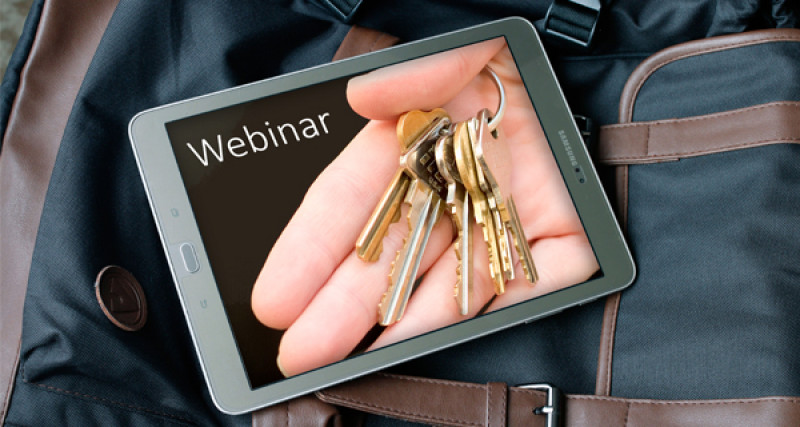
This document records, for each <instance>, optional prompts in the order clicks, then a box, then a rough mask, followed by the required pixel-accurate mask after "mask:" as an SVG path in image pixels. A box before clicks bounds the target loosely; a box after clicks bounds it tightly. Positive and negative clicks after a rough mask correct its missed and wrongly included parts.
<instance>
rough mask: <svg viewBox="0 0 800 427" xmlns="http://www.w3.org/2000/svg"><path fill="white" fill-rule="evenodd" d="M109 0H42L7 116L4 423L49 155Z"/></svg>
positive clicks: (0, 244)
mask: <svg viewBox="0 0 800 427" xmlns="http://www.w3.org/2000/svg"><path fill="white" fill-rule="evenodd" d="M117 3H118V1H117V0H103V1H93V2H88V3H87V2H83V1H76V0H62V1H47V2H45V4H44V8H43V10H42V15H41V20H40V22H39V27H38V30H37V34H36V35H35V38H34V41H33V45H32V46H31V51H30V54H29V56H28V61H27V63H26V64H25V66H24V67H23V68H22V70H21V72H20V85H19V88H18V90H17V94H16V98H15V100H14V104H13V106H12V108H11V112H10V114H9V121H8V127H7V130H6V134H5V137H4V138H5V139H4V141H3V152H2V156H0V218H2V223H1V224H2V225H0V322H2V323H0V325H1V326H0V387H2V392H3V406H2V412H0V421H2V420H4V419H5V415H6V413H7V410H8V405H9V402H10V397H11V392H12V389H13V385H14V376H15V372H16V369H17V364H18V361H19V345H20V338H21V334H22V308H23V303H24V301H25V292H26V289H27V284H28V273H29V270H30V267H31V259H32V257H33V248H34V244H35V241H36V232H37V230H38V228H39V218H40V217H41V213H42V209H43V206H44V198H45V193H46V191H47V186H48V183H49V181H50V174H51V173H52V171H53V165H54V163H55V158H56V152H57V151H58V147H59V145H60V143H61V137H62V135H63V133H64V128H65V127H66V124H67V118H68V117H69V114H70V111H71V109H72V104H73V103H74V102H75V98H76V97H77V94H78V89H79V88H80V85H81V82H82V81H83V78H84V76H85V75H86V71H87V69H88V68H89V63H90V62H91V60H92V57H93V55H94V52H95V50H96V49H97V46H98V44H99V43H100V38H101V37H102V35H103V32H104V31H105V28H106V26H107V25H108V21H109V20H110V19H111V15H112V13H113V11H114V8H116V5H117Z"/></svg>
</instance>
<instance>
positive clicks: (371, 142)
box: [252, 39, 598, 375]
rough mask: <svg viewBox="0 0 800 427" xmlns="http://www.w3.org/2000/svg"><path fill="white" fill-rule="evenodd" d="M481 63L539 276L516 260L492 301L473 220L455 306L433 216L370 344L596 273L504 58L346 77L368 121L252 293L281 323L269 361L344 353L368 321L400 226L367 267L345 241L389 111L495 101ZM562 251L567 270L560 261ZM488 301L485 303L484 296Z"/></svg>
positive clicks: (365, 194)
mask: <svg viewBox="0 0 800 427" xmlns="http://www.w3.org/2000/svg"><path fill="white" fill-rule="evenodd" d="M487 64H488V65H489V66H490V67H491V68H492V69H493V70H494V71H495V72H496V73H497V74H498V76H499V77H500V79H501V80H502V82H503V84H504V85H505V86H506V94H507V98H508V101H507V102H508V106H507V110H506V114H505V116H504V118H503V119H502V123H501V124H500V126H501V128H502V131H503V132H504V134H505V139H506V140H507V142H508V144H509V149H510V150H511V153H512V193H513V195H514V199H515V202H516V204H517V210H518V211H519V215H520V220H521V222H522V224H523V228H524V230H525V234H526V236H527V238H528V241H529V242H530V243H531V252H532V254H533V257H534V260H535V262H536V267H537V270H538V273H539V276H540V279H539V281H538V282H537V284H536V285H535V286H530V285H529V284H528V283H527V282H526V280H525V277H524V274H523V273H522V269H521V266H520V265H519V264H517V265H516V266H515V267H516V277H517V278H516V279H515V280H513V281H511V282H509V283H508V285H507V286H506V292H505V293H504V294H503V295H501V296H498V297H496V298H495V295H494V287H493V285H492V282H491V279H490V276H489V266H488V259H487V255H486V254H487V252H486V245H485V243H484V242H483V239H482V237H481V234H480V229H479V227H473V232H474V237H473V239H474V242H475V252H474V264H473V267H474V272H475V273H474V280H475V282H474V292H473V295H472V298H471V300H470V310H469V315H468V316H462V315H460V314H459V313H458V308H457V304H456V301H455V299H454V298H453V286H454V283H455V280H456V266H457V263H458V261H457V258H456V255H455V252H454V251H453V250H452V241H453V231H452V226H451V223H450V221H449V219H447V218H444V219H443V220H440V221H439V223H438V224H437V225H436V227H435V228H434V230H433V232H432V234H431V237H430V239H429V242H428V246H427V248H426V251H425V254H424V256H423V259H422V263H421V266H420V272H421V274H424V275H425V276H424V278H423V280H422V281H421V283H420V285H419V286H418V288H417V289H416V290H415V292H414V294H413V295H412V297H411V300H410V301H409V303H408V306H407V308H406V311H405V314H404V316H403V319H402V320H401V321H399V322H398V323H395V324H394V325H392V326H389V327H387V328H385V330H384V331H383V332H382V333H381V335H380V337H379V338H378V339H377V340H376V341H375V342H374V343H373V344H372V347H373V348H374V347H378V346H383V345H386V344H390V343H393V342H397V341H399V340H402V339H405V338H408V337H411V336H414V335H418V334H420V333H423V332H427V331H430V330H433V329H436V328H438V327H442V326H445V325H449V324H452V323H455V322H458V321H461V320H464V319H466V318H468V317H471V316H474V315H475V314H477V313H478V312H479V311H480V310H481V308H482V307H484V306H486V304H487V303H490V302H491V303H490V304H489V310H494V309H497V308H501V307H504V306H508V305H511V304H514V303H517V302H520V301H523V300H526V299H530V298H532V297H534V296H537V295H542V294H545V293H548V292H552V291H554V290H557V289H560V288H563V287H566V286H569V285H572V284H575V283H579V282H581V281H583V280H585V279H586V278H588V277H589V276H591V275H592V274H593V273H594V272H595V271H596V270H597V268H598V267H597V263H596V260H595V258H594V256H593V253H592V249H591V247H590V246H589V243H588V240H587V238H586V236H585V234H584V231H583V228H582V227H581V223H580V220H579V218H578V216H577V214H576V212H575V209H574V207H573V205H572V201H571V200H570V198H569V195H568V193H567V190H566V187H565V186H564V183H563V181H562V178H561V174H560V172H559V170H558V168H557V166H556V164H555V161H554V160H553V158H552V153H551V152H550V148H549V146H548V144H547V141H546V140H545V138H544V135H543V133H542V130H541V127H540V126H539V123H538V120H537V117H536V113H535V111H534V110H533V107H532V105H531V103H530V100H529V98H528V95H527V93H526V89H525V87H524V85H523V83H522V81H521V79H520V77H519V74H518V72H517V69H516V66H515V64H514V61H513V58H512V56H511V53H510V52H509V50H508V48H507V47H506V46H505V43H504V42H503V41H502V40H501V39H496V40H490V41H487V42H483V43H480V44H476V45H471V46H467V47H463V48H460V49H456V50H453V51H449V52H444V53H441V54H437V55H433V56H430V57H425V58H421V59H418V60H415V61H410V62H406V63H403V64H399V65H395V66H391V67H386V68H383V69H379V70H376V71H373V72H371V73H369V74H366V75H363V76H359V77H356V78H353V79H352V80H351V82H350V84H349V86H348V100H349V101H350V104H351V106H352V107H353V109H354V110H355V111H356V112H357V113H359V114H361V115H363V116H364V117H366V118H369V119H371V121H370V122H369V123H368V124H367V126H365V127H364V129H363V130H362V131H361V132H360V133H359V134H358V135H357V136H356V137H355V138H354V139H353V141H352V142H351V143H350V144H349V145H348V147H347V148H346V149H345V150H344V151H343V152H342V153H341V154H340V155H339V157H337V159H336V160H334V162H333V163H331V165H330V166H329V167H328V168H326V170H325V171H323V173H322V174H321V175H320V176H319V177H318V178H317V180H316V181H315V183H314V184H313V185H312V187H311V188H310V189H309V190H308V193H307V194H306V197H305V199H304V200H303V203H302V204H301V206H300V207H299V208H298V210H297V212H296V213H295V215H294V217H293V218H292V220H291V221H290V223H289V224H288V225H287V227H286V229H285V230H284V231H283V233H282V234H281V236H280V238H279V239H278V241H277V242H276V244H275V246H274V247H273V249H272V251H271V253H270V255H269V257H268V258H267V261H266V262H265V264H264V267H263V269H262V271H261V274H260V275H259V278H258V279H257V281H256V284H255V286H254V288H253V296H252V305H253V310H254V312H255V314H256V316H257V317H258V319H259V320H260V321H261V322H263V323H264V324H266V325H267V326H270V327H272V328H278V329H286V332H285V334H284V335H283V338H282V340H281V344H280V349H279V357H278V359H279V365H280V366H281V369H282V370H283V372H284V373H285V374H287V375H294V374H297V373H300V372H304V371H306V370H309V369H313V368H316V367H319V366H322V365H325V364H328V363H331V362H334V361H337V360H341V359H343V358H345V357H347V355H348V354H350V353H351V352H352V351H353V349H354V348H355V347H356V346H357V345H358V344H359V343H360V342H361V341H362V340H363V339H364V336H365V335H366V334H367V333H368V332H369V331H370V330H371V329H372V328H373V327H374V326H375V324H376V322H377V306H378V303H379V301H380V299H381V297H382V295H383V293H384V292H385V291H386V289H387V287H388V278H387V277H388V274H389V271H390V268H391V263H392V262H393V261H394V258H395V255H396V253H397V251H398V250H399V249H400V247H401V246H402V243H403V238H404V237H405V234H407V232H408V226H407V223H406V222H405V221H404V220H402V219H401V220H400V221H399V223H398V224H394V225H392V227H391V228H390V230H389V232H388V234H387V236H386V238H385V239H384V241H383V252H382V254H381V256H380V258H379V259H378V261H376V262H373V263H366V262H364V261H361V260H360V259H358V257H357V256H356V254H355V247H354V243H355V241H356V239H357V238H358V235H359V233H360V231H361V228H362V227H363V226H364V224H365V223H366V221H367V219H368V218H369V216H370V214H371V213H372V210H373V208H374V207H375V205H376V204H377V202H378V199H379V198H380V197H381V195H382V194H383V192H384V190H385V187H386V186H387V185H388V183H389V181H390V180H391V177H392V175H393V174H394V172H395V170H396V168H397V159H398V158H399V155H400V148H399V145H398V143H397V136H396V130H395V125H396V122H397V117H398V116H399V115H400V114H402V113H404V112H406V111H410V110H414V109H420V110H431V109H433V108H436V107H444V108H445V109H446V110H447V111H448V113H449V114H450V116H451V118H452V119H453V120H454V121H461V120H466V119H468V118H471V117H473V116H474V115H475V114H476V113H477V112H478V111H479V110H481V109H483V108H489V109H493V108H495V107H496V105H497V103H498V95H497V89H496V87H495V86H494V83H493V82H492V81H491V79H490V78H489V77H488V75H486V73H481V70H482V69H483V68H484V67H485V66H486V65H487ZM567 258H569V260H570V263H569V264H570V267H569V268H564V262H563V260H564V259H567ZM492 298H494V300H492Z"/></svg>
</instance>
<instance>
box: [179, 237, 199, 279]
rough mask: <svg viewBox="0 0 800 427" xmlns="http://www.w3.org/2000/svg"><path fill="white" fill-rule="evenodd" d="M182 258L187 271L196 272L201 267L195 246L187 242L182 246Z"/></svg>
mask: <svg viewBox="0 0 800 427" xmlns="http://www.w3.org/2000/svg"><path fill="white" fill-rule="evenodd" d="M180 251H181V258H183V266H184V267H186V271H188V272H189V273H194V272H196V271H197V270H199V269H200V262H198V261H197V253H196V252H195V251H194V246H192V244H191V243H189V242H186V243H183V244H181V246H180Z"/></svg>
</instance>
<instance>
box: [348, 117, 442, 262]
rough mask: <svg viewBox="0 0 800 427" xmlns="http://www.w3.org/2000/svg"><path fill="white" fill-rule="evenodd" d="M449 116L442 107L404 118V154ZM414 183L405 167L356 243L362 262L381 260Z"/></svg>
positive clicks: (400, 134)
mask: <svg viewBox="0 0 800 427" xmlns="http://www.w3.org/2000/svg"><path fill="white" fill-rule="evenodd" d="M446 117H447V112H445V111H444V110H443V109H441V108H437V109H435V110H433V111H430V112H424V111H419V110H414V111H410V112H408V113H405V114H403V115H402V116H400V119H399V120H398V122H397V140H398V142H399V143H400V150H401V152H402V154H405V153H407V152H408V150H409V148H411V146H412V145H413V144H414V143H415V142H416V141H417V140H418V139H419V137H420V136H421V135H422V134H423V133H425V132H426V131H427V130H430V128H431V127H433V126H434V125H435V123H436V122H438V121H440V120H442V119H444V118H446ZM411 180H412V176H411V175H410V174H409V173H408V172H407V170H406V168H405V167H404V166H403V165H401V166H400V168H398V169H397V172H395V175H394V177H393V178H392V181H391V183H390V184H389V187H388V188H387V189H386V192H385V193H384V194H383V197H381V200H380V201H379V202H378V205H377V206H376V207H375V210H374V211H373V212H372V215H371V216H370V218H369V220H368V221H367V225H366V226H365V227H364V229H363V230H362V231H361V235H360V236H359V237H358V240H357V241H356V253H357V254H358V257H359V258H361V259H362V260H364V261H369V262H374V261H377V260H378V258H379V257H380V254H381V252H382V251H383V238H384V237H385V236H386V232H387V231H388V230H389V226H390V225H391V224H392V223H394V222H397V220H398V219H400V206H401V205H402V203H403V199H404V198H405V197H406V193H408V189H409V184H410V183H411Z"/></svg>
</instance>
